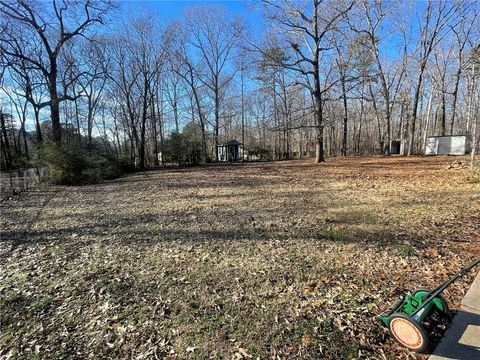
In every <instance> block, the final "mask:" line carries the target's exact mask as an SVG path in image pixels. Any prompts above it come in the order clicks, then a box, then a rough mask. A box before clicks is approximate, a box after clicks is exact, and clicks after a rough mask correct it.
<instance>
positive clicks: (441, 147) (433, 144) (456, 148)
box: [425, 135, 467, 155]
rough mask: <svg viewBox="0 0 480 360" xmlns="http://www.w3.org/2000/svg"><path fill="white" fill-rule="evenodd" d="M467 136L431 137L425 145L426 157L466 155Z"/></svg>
mask: <svg viewBox="0 0 480 360" xmlns="http://www.w3.org/2000/svg"><path fill="white" fill-rule="evenodd" d="M466 152H467V136H466V135H447V136H429V137H427V142H426V144H425V155H465V154H466Z"/></svg>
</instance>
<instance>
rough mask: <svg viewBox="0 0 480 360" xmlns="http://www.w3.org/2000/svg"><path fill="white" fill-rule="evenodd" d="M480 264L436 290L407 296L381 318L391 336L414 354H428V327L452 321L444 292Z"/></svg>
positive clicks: (460, 272)
mask: <svg viewBox="0 0 480 360" xmlns="http://www.w3.org/2000/svg"><path fill="white" fill-rule="evenodd" d="M479 263H480V258H478V259H476V260H474V261H472V262H471V263H470V264H468V265H467V266H466V267H464V268H463V269H461V270H460V271H459V272H458V273H456V274H455V275H454V276H452V277H451V278H450V279H448V280H447V281H446V282H444V283H443V284H441V285H439V286H438V287H437V288H435V289H433V290H429V289H417V290H415V291H414V292H413V293H412V294H403V295H402V296H401V297H400V299H399V300H398V301H397V302H396V303H395V304H393V305H392V307H391V308H390V309H388V310H387V312H385V313H384V314H382V315H380V320H381V322H382V323H383V324H384V325H385V326H386V327H387V328H388V331H389V333H390V335H391V336H392V337H393V338H394V339H395V340H396V341H398V342H399V343H400V344H402V345H403V346H405V347H407V348H408V349H410V350H412V351H415V352H423V351H425V350H426V349H427V348H428V346H429V343H430V341H429V338H428V333H427V330H426V329H425V326H424V323H425V322H427V321H431V320H437V321H442V322H444V323H448V322H449V320H450V319H451V315H450V310H449V308H448V303H447V302H446V301H445V299H444V298H443V297H442V295H441V294H442V292H443V291H444V290H445V289H446V288H447V287H448V286H450V285H451V284H452V283H453V282H454V281H456V280H457V279H459V278H461V277H462V276H464V275H465V274H466V273H468V272H469V271H470V270H472V269H473V268H474V267H475V266H476V265H478V264H479Z"/></svg>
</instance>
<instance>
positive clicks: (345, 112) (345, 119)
mask: <svg viewBox="0 0 480 360" xmlns="http://www.w3.org/2000/svg"><path fill="white" fill-rule="evenodd" d="M342 92H343V139H342V155H343V156H347V135H348V128H347V126H348V103H347V91H346V87H345V75H344V74H342Z"/></svg>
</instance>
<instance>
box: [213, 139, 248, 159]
mask: <svg viewBox="0 0 480 360" xmlns="http://www.w3.org/2000/svg"><path fill="white" fill-rule="evenodd" d="M217 152H218V160H219V161H225V162H235V161H239V160H243V144H242V143H241V142H239V141H237V140H235V139H234V140H230V141H229V142H227V143H225V144H222V145H218V148H217Z"/></svg>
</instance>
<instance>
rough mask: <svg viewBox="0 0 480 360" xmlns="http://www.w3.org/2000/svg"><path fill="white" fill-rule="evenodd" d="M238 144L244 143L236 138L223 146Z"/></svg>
mask: <svg viewBox="0 0 480 360" xmlns="http://www.w3.org/2000/svg"><path fill="white" fill-rule="evenodd" d="M238 145H243V144H242V143H241V142H240V141H237V140H235V139H233V140H230V141H229V142H226V143H225V144H223V146H238Z"/></svg>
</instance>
